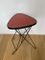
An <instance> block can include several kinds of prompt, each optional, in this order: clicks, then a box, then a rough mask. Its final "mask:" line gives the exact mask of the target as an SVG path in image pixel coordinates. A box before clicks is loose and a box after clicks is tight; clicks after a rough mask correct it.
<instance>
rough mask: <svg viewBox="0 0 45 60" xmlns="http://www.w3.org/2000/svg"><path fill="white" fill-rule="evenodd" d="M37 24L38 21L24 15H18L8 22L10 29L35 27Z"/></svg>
mask: <svg viewBox="0 0 45 60" xmlns="http://www.w3.org/2000/svg"><path fill="white" fill-rule="evenodd" d="M36 23H37V21H36V19H34V18H33V17H31V16H28V15H25V14H23V13H17V14H16V15H14V16H13V17H12V18H11V19H10V21H9V22H8V25H7V26H8V28H9V29H21V28H25V27H30V26H33V25H35V24H36Z"/></svg>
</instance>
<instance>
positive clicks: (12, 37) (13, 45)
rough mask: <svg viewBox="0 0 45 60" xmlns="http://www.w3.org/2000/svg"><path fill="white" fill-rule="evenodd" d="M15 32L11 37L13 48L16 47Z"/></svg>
mask: <svg viewBox="0 0 45 60" xmlns="http://www.w3.org/2000/svg"><path fill="white" fill-rule="evenodd" d="M15 34H16V32H15V33H14V35H13V37H12V39H11V41H12V44H13V47H14V49H15V48H16V47H15V44H14V38H15Z"/></svg>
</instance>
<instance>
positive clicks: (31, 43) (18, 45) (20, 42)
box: [11, 27, 36, 54]
mask: <svg viewBox="0 0 45 60" xmlns="http://www.w3.org/2000/svg"><path fill="white" fill-rule="evenodd" d="M30 30H31V27H30V28H28V29H26V28H25V32H24V33H23V34H21V32H20V31H19V30H16V32H17V33H19V36H20V39H19V41H18V44H17V47H15V44H14V41H13V40H14V36H15V34H14V36H13V38H12V40H11V41H12V44H13V46H14V49H15V50H14V51H13V53H12V54H14V53H15V52H16V51H17V50H18V49H19V47H20V46H21V44H22V43H23V41H24V40H25V41H26V42H28V43H29V44H30V45H31V46H32V47H33V48H35V49H36V45H35V43H34V42H33V40H32V38H31V37H30V36H29V34H28V33H29V31H30ZM26 32H27V33H26ZM25 33H26V35H25ZM26 36H28V37H29V38H30V40H31V42H29V41H28V40H27V39H26ZM21 37H22V40H21ZM20 40H21V41H20Z"/></svg>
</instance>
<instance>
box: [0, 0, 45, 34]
mask: <svg viewBox="0 0 45 60" xmlns="http://www.w3.org/2000/svg"><path fill="white" fill-rule="evenodd" d="M16 13H25V14H27V15H30V16H32V17H34V18H36V19H37V25H35V26H33V27H32V29H31V32H30V33H31V34H45V0H0V34H5V33H8V34H10V33H14V30H13V31H12V30H9V29H8V28H7V23H8V21H9V19H10V18H11V17H12V16H13V15H14V14H16Z"/></svg>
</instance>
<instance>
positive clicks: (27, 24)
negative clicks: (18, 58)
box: [7, 13, 37, 54]
mask: <svg viewBox="0 0 45 60" xmlns="http://www.w3.org/2000/svg"><path fill="white" fill-rule="evenodd" d="M36 23H37V21H36V19H34V18H33V17H31V16H28V15H26V14H23V13H17V14H15V15H14V16H13V17H12V18H11V19H10V21H9V22H8V24H7V27H8V28H9V29H12V30H15V31H16V32H17V33H18V34H19V36H20V39H19V41H18V44H17V46H15V44H14V37H15V35H16V32H15V33H14V35H13V37H12V40H11V41H12V44H13V47H14V49H15V50H14V51H13V53H12V54H14V53H15V52H16V51H17V50H18V49H19V47H20V46H21V44H22V43H23V41H24V40H25V41H26V42H27V43H28V44H30V45H31V46H32V47H33V48H34V49H36V45H35V43H34V41H33V40H32V38H31V37H30V35H29V34H28V33H29V31H30V30H31V27H32V26H34V25H35V24H36ZM21 29H25V31H24V32H23V34H22V33H21V32H20V30H21ZM27 35H28V37H29V38H30V40H31V42H29V41H28V40H27V39H26V37H27ZM21 38H22V39H21ZM20 40H21V43H20Z"/></svg>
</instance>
